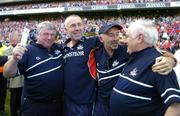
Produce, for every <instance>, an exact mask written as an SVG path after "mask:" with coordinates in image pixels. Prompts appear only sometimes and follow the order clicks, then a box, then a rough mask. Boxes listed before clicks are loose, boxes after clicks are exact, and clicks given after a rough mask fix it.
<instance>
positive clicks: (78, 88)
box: [64, 37, 99, 104]
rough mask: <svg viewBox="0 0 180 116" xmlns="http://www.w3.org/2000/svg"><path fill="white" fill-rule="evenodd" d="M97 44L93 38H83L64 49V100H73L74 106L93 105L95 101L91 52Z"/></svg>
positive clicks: (97, 41) (94, 79)
mask: <svg viewBox="0 0 180 116" xmlns="http://www.w3.org/2000/svg"><path fill="white" fill-rule="evenodd" d="M69 40H70V39H69ZM69 40H67V42H68V41H69ZM98 44H99V40H98V39H97V38H95V37H92V38H85V37H83V38H81V40H80V41H79V42H78V43H77V44H76V45H74V46H73V47H72V48H69V47H67V46H65V48H64V61H65V63H64V84H65V85H64V93H65V98H68V99H71V100H73V102H75V103H76V104H86V103H93V102H94V100H95V94H96V76H95V74H94V72H95V70H96V67H95V65H96V64H95V62H94V59H92V58H93V57H91V52H92V50H93V49H94V48H95V47H96V46H97V45H98ZM92 62H93V63H92Z"/></svg>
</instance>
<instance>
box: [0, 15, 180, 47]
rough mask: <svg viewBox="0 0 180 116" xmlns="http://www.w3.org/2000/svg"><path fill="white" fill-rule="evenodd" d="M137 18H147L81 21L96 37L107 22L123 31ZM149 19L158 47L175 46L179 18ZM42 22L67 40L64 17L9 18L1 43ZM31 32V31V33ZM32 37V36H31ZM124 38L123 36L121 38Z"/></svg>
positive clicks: (179, 32)
mask: <svg viewBox="0 0 180 116" xmlns="http://www.w3.org/2000/svg"><path fill="white" fill-rule="evenodd" d="M138 18H147V17H137V16H129V17H127V16H126V17H122V16H121V17H118V16H117V17H108V16H106V17H104V18H87V17H84V18H83V21H84V23H85V25H86V26H85V30H84V31H85V32H86V34H88V36H92V35H96V34H97V32H98V30H99V27H100V26H101V25H102V24H103V23H107V22H112V21H115V22H118V23H119V24H121V25H122V26H123V28H124V31H126V29H127V28H128V25H129V23H130V22H132V21H134V20H135V19H138ZM148 18H149V19H152V20H154V23H155V24H156V25H157V28H158V30H159V37H160V38H161V39H160V41H159V45H160V46H161V47H163V48H165V49H168V48H170V47H171V46H172V45H175V44H176V42H177V41H179V40H180V17H179V16H159V17H151V16H149V17H148ZM44 20H49V21H52V22H53V23H55V25H56V27H57V30H58V31H59V33H60V36H61V38H63V39H66V38H68V37H67V35H66V33H65V27H64V23H63V22H64V16H60V17H56V18H52V17H48V18H40V19H29V20H27V19H24V20H11V19H9V18H6V19H4V21H2V22H0V27H1V28H0V38H1V41H6V42H8V41H9V40H8V38H9V35H10V33H11V32H12V31H13V30H18V31H19V33H21V32H22V30H23V28H24V27H25V26H26V27H27V28H29V29H30V30H33V29H35V28H36V25H37V24H38V23H39V22H42V21H44ZM32 32H33V31H32ZM32 36H33V34H32ZM122 37H124V36H122Z"/></svg>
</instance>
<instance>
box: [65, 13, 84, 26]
mask: <svg viewBox="0 0 180 116" xmlns="http://www.w3.org/2000/svg"><path fill="white" fill-rule="evenodd" d="M75 20H80V21H81V22H82V19H81V17H80V16H78V15H70V16H68V17H67V18H66V20H65V21H64V25H65V28H68V27H69V25H71V23H73V22H74V21H75Z"/></svg>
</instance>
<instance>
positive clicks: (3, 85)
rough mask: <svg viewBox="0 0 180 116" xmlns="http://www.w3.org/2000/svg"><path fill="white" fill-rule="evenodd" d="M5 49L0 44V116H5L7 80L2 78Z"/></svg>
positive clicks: (5, 58) (5, 57) (6, 58)
mask: <svg viewBox="0 0 180 116" xmlns="http://www.w3.org/2000/svg"><path fill="white" fill-rule="evenodd" d="M5 48H6V47H5V46H4V45H2V43H0V116H6V114H5V99H6V89H7V79H5V78H4V76H3V66H4V64H5V63H6V61H7V60H8V57H7V56H4V49H5Z"/></svg>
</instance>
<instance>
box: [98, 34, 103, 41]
mask: <svg viewBox="0 0 180 116" xmlns="http://www.w3.org/2000/svg"><path fill="white" fill-rule="evenodd" d="M99 40H100V42H102V43H103V37H102V36H101V35H100V36H99Z"/></svg>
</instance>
